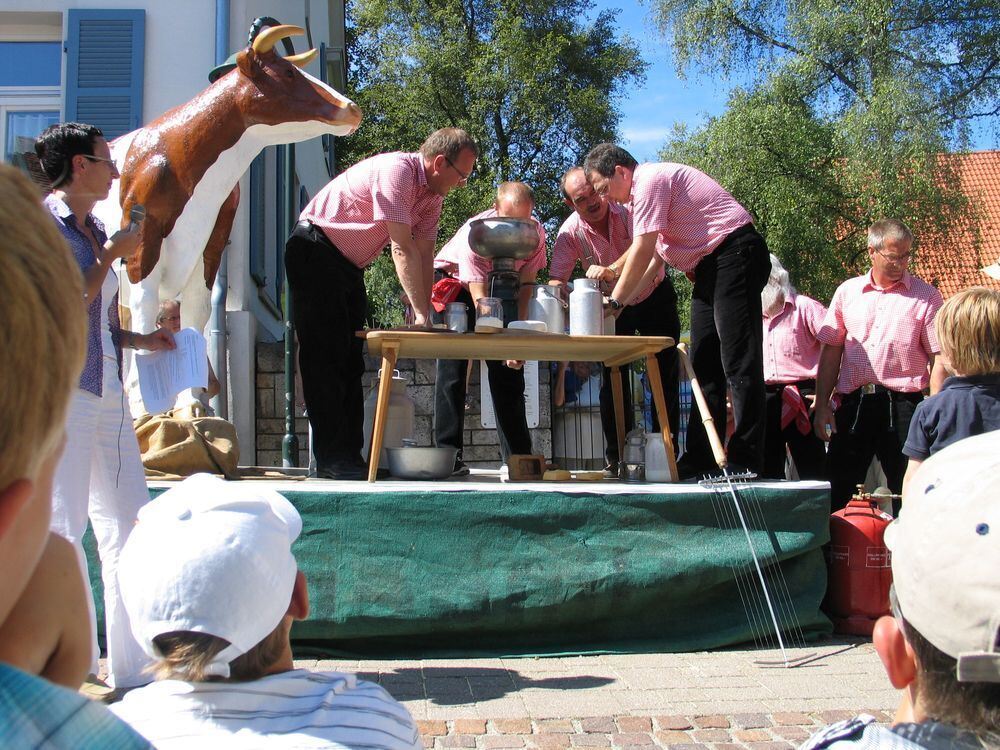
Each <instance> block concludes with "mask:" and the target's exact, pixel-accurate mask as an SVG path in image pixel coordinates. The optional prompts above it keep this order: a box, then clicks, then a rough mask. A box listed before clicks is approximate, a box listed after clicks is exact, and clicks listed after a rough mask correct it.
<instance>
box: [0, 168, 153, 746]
mask: <svg viewBox="0 0 1000 750" xmlns="http://www.w3.org/2000/svg"><path fill="white" fill-rule="evenodd" d="M46 213H47V212H46V211H45V210H44V209H43V208H42V207H41V205H40V204H39V200H38V195H37V193H36V192H35V191H34V189H33V187H32V186H31V184H30V183H29V182H28V180H27V179H26V178H24V177H23V176H21V175H20V174H18V172H17V171H16V170H15V169H13V168H11V167H7V166H3V165H0V320H3V325H2V326H0V358H2V361H3V366H2V367H0V570H2V571H3V575H2V576H0V623H2V624H3V626H4V627H6V626H7V624H8V621H9V620H10V617H11V612H12V611H13V610H14V608H15V602H17V601H18V599H19V597H21V596H22V594H23V593H24V591H25V590H26V587H27V586H28V585H29V580H30V579H31V577H32V576H33V575H34V574H35V571H36V569H37V566H38V562H39V560H40V558H41V556H42V552H43V549H44V548H45V546H46V543H47V540H48V538H49V518H50V516H51V514H52V480H53V475H54V474H55V469H56V464H57V463H58V462H59V458H60V456H61V454H62V450H63V445H64V443H65V435H66V414H67V411H68V407H69V404H70V399H71V396H72V395H73V394H74V392H75V390H76V383H77V378H79V376H80V370H81V368H82V367H83V362H84V353H85V352H86V348H87V343H86V330H87V326H86V322H85V318H84V315H83V312H84V310H85V305H84V301H83V300H84V296H83V280H82V278H81V275H80V271H79V269H78V267H77V265H76V262H75V261H74V259H73V256H72V255H71V254H70V252H69V249H68V248H67V247H66V243H65V242H64V241H63V239H62V237H61V236H60V234H59V231H58V230H57V229H56V227H55V225H54V224H53V223H52V221H51V220H50V219H49V218H48V217H47V216H46ZM74 571H75V566H74ZM75 574H77V573H75ZM77 575H78V574H77ZM80 584H81V585H82V581H81V582H80ZM85 622H86V621H84V623H85ZM78 626H80V627H83V628H86V625H85V624H82V623H80V624H78ZM88 640H89V639H88ZM37 645H38V644H37V643H35V642H34V641H31V642H25V643H23V650H28V649H35V648H37ZM86 652H87V653H86V656H87V662H88V664H89V660H90V649H89V646H88V647H87V649H86ZM42 746H44V747H46V748H70V747H72V748H108V747H114V748H140V747H142V748H145V747H149V743H148V742H146V741H144V740H143V739H142V738H141V737H139V736H138V735H136V734H135V733H134V732H132V731H131V730H130V729H129V728H128V727H127V726H125V725H124V724H122V723H121V722H119V721H117V720H116V719H115V718H114V716H112V715H111V714H110V713H109V712H108V711H107V709H106V708H104V706H101V705H100V704H98V703H93V702H91V701H90V700H89V699H87V698H85V697H83V696H82V695H80V694H79V693H76V692H74V691H72V690H67V689H66V688H63V687H58V686H56V685H53V684H52V683H51V682H48V681H47V680H45V679H42V678H41V677H38V676H36V675H34V674H31V673H29V672H27V671H24V670H23V669H19V668H17V667H15V666H12V665H10V664H5V663H0V747H5V748H7V747H10V748H24V747H42Z"/></svg>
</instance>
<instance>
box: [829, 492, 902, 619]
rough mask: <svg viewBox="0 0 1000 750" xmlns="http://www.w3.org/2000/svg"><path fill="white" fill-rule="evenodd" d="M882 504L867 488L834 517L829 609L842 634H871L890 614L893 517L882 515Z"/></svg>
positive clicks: (830, 556) (832, 519) (831, 528)
mask: <svg viewBox="0 0 1000 750" xmlns="http://www.w3.org/2000/svg"><path fill="white" fill-rule="evenodd" d="M879 499H880V498H879V497H873V496H872V495H871V494H869V493H867V492H864V486H863V485H861V486H859V487H858V492H857V494H856V495H855V496H854V497H852V498H851V501H850V502H849V503H848V504H847V507H846V508H843V509H842V510H838V511H837V512H836V513H833V514H832V515H831V516H830V544H829V545H827V547H826V565H827V571H828V573H829V580H828V582H827V587H826V599H825V600H824V602H823V609H824V610H825V611H826V613H827V614H828V615H829V616H830V619H831V620H833V629H834V631H835V632H837V633H842V634H845V635H871V634H872V629H873V628H874V627H875V621H876V620H878V618H879V617H881V616H882V615H887V614H889V586H891V585H892V567H891V562H892V557H891V553H890V552H889V550H888V548H887V547H886V546H885V541H884V539H883V537H884V534H885V527H886V526H888V525H889V523H890V522H891V521H892V516H890V515H888V514H887V513H883V512H882V511H881V510H879V507H878V500H879Z"/></svg>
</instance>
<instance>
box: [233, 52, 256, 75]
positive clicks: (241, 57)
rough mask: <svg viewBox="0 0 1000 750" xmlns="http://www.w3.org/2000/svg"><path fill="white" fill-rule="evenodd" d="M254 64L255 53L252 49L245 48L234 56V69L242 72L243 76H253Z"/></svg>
mask: <svg viewBox="0 0 1000 750" xmlns="http://www.w3.org/2000/svg"><path fill="white" fill-rule="evenodd" d="M256 62H257V53H256V52H254V50H253V47H247V48H246V49H245V50H243V51H242V52H240V53H239V54H238V55H236V67H237V68H239V69H240V70H241V71H242V72H243V75H245V76H247V77H250V76H251V75H253V70H254V66H255V64H256Z"/></svg>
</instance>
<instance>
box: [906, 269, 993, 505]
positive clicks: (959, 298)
mask: <svg viewBox="0 0 1000 750" xmlns="http://www.w3.org/2000/svg"><path fill="white" fill-rule="evenodd" d="M934 329H935V332H936V333H937V337H938V342H939V343H940V344H941V357H942V359H943V360H944V363H945V366H946V367H947V368H948V369H949V370H950V371H951V372H952V373H953V374H952V376H951V377H949V378H948V379H947V380H945V381H944V384H943V385H942V387H941V390H940V391H939V392H938V393H937V394H936V395H934V396H931V397H930V398H929V399H927V400H925V401H923V402H922V403H920V404H919V405H918V406H917V408H916V411H914V413H913V420H912V422H911V423H910V431H909V433H908V434H907V437H906V443H905V444H904V445H903V453H904V454H905V455H906V456H907V457H908V458H909V464H908V465H907V468H906V476H905V477H904V478H903V488H904V491H905V488H906V484H907V482H909V480H910V478H911V477H912V476H913V474H914V473H915V472H916V470H917V468H918V467H919V466H920V464H921V462H923V461H924V460H925V459H927V458H928V457H929V456H931V455H933V454H934V453H937V452H938V451H939V450H941V449H942V448H944V447H945V446H948V445H951V444H952V443H955V442H957V441H959V440H961V439H962V438H966V437H970V436H972V435H979V434H982V433H984V432H990V431H992V430H998V429H1000V292H997V291H994V290H992V289H986V288H985V287H972V288H971V289H966V290H965V291H962V292H959V293H958V294H956V295H955V296H953V297H950V298H949V299H948V300H947V301H946V302H945V303H944V305H943V306H942V307H941V309H940V310H939V311H938V314H937V317H936V318H935V319H934Z"/></svg>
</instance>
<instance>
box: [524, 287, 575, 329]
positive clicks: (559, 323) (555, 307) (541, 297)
mask: <svg viewBox="0 0 1000 750" xmlns="http://www.w3.org/2000/svg"><path fill="white" fill-rule="evenodd" d="M557 294H558V292H557V291H556V289H555V288H554V287H551V286H544V285H539V286H536V287H535V296H534V297H532V298H531V301H530V302H529V303H528V320H542V321H545V330H546V331H548V332H549V333H565V332H566V315H565V313H564V312H563V303H562V300H560V299H559V297H558V296H557Z"/></svg>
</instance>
